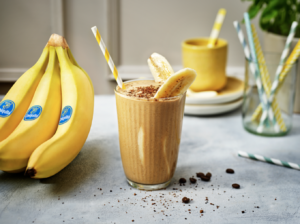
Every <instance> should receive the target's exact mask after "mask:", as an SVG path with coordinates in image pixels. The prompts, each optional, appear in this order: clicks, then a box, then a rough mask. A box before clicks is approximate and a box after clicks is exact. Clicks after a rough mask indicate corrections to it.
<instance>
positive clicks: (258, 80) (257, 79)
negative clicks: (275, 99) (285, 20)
mask: <svg viewBox="0 0 300 224" xmlns="http://www.w3.org/2000/svg"><path fill="white" fill-rule="evenodd" d="M244 20H245V25H246V29H247V34H248V41H249V46H250V53H251V58H252V61H253V62H254V65H255V73H254V78H255V82H256V86H257V89H258V95H259V99H260V102H261V103H262V106H263V110H264V111H266V110H267V95H266V93H265V91H264V87H263V85H262V81H261V77H260V71H259V67H258V63H257V56H256V52H255V47H254V40H253V36H252V30H251V24H250V18H249V14H248V13H247V12H246V13H244ZM271 112H272V111H271Z"/></svg>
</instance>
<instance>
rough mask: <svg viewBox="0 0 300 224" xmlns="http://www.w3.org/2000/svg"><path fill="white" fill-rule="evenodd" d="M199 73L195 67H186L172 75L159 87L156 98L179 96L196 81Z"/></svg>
mask: <svg viewBox="0 0 300 224" xmlns="http://www.w3.org/2000/svg"><path fill="white" fill-rule="evenodd" d="M196 76H197V73H196V71H195V70H194V69H191V68H184V69H181V70H180V71H178V72H176V73H175V74H173V75H171V76H170V77H169V78H168V79H167V80H166V81H165V82H164V84H163V85H162V86H161V87H160V88H159V90H158V91H157V93H156V94H155V96H154V98H156V99H159V98H166V97H172V96H178V95H180V94H183V93H185V92H186V91H187V89H188V88H189V87H190V85H191V84H192V83H193V82H194V80H195V78H196Z"/></svg>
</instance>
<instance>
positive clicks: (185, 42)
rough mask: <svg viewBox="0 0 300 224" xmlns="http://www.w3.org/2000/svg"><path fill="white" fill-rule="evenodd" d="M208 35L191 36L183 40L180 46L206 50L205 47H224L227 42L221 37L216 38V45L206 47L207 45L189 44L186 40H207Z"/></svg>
mask: <svg viewBox="0 0 300 224" xmlns="http://www.w3.org/2000/svg"><path fill="white" fill-rule="evenodd" d="M209 39H210V38H209V37H200V38H199V37H198V38H191V39H187V40H184V41H183V42H182V44H181V45H182V47H185V48H189V49H195V50H196V49H197V50H199V49H201V50H204V49H205V50H206V49H210V50H211V49H219V48H223V47H226V46H227V45H228V42H227V41H226V40H225V39H222V38H218V45H216V46H214V47H208V46H207V45H193V44H189V43H188V42H192V41H199V40H200V41H207V42H208V41H209Z"/></svg>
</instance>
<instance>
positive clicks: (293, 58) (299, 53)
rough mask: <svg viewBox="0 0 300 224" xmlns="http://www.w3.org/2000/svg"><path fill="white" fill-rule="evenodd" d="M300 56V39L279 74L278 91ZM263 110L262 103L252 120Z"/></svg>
mask: <svg viewBox="0 0 300 224" xmlns="http://www.w3.org/2000/svg"><path fill="white" fill-rule="evenodd" d="M299 56H300V40H299V41H298V42H297V44H296V46H295V47H294V49H293V51H292V53H291V55H290V56H289V57H288V59H287V61H286V64H285V65H284V67H283V70H282V72H281V74H280V76H279V86H278V87H277V91H278V90H279V89H280V87H281V85H282V84H283V82H284V79H285V77H286V76H287V74H288V73H289V72H290V70H291V68H292V67H293V64H294V63H295V62H296V60H297V59H298V58H299ZM274 100H275V99H274ZM261 112H262V106H261V104H260V105H259V106H258V107H257V108H256V110H255V112H254V114H253V115H252V120H256V119H257V117H258V116H259V114H261Z"/></svg>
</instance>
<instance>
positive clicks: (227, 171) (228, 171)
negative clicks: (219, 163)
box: [226, 168, 234, 173]
mask: <svg viewBox="0 0 300 224" xmlns="http://www.w3.org/2000/svg"><path fill="white" fill-rule="evenodd" d="M226 173H234V170H233V169H230V168H228V169H227V170H226Z"/></svg>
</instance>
